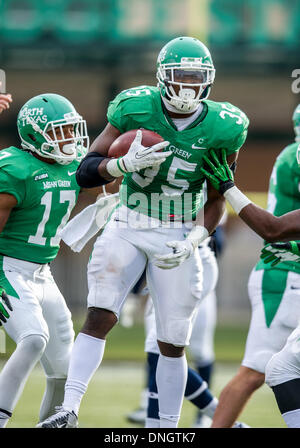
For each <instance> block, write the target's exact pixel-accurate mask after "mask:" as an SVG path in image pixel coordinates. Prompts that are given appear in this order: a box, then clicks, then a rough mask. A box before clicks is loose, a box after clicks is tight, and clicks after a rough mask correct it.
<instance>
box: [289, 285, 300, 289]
mask: <svg viewBox="0 0 300 448" xmlns="http://www.w3.org/2000/svg"><path fill="white" fill-rule="evenodd" d="M291 289H300V286H299V287H298V286H293V285H291Z"/></svg>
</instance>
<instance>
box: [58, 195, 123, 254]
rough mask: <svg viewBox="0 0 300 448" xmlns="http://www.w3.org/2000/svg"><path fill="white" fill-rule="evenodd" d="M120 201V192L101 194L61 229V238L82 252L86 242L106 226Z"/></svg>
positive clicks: (72, 247) (76, 250)
mask: <svg viewBox="0 0 300 448" xmlns="http://www.w3.org/2000/svg"><path fill="white" fill-rule="evenodd" d="M118 202H119V193H115V194H111V195H107V196H100V198H99V199H98V200H97V201H96V202H95V203H94V204H92V205H89V206H88V207H86V208H85V209H83V210H82V211H81V212H80V213H78V215H76V216H75V217H74V218H73V219H71V220H70V221H69V222H68V224H67V225H66V226H65V227H64V228H63V229H62V230H61V232H60V237H61V239H62V240H63V241H64V242H65V243H66V244H67V245H68V246H70V247H71V249H72V250H73V251H74V252H80V251H81V250H82V249H83V247H84V246H85V245H86V243H87V242H88V241H89V240H90V239H91V238H92V237H93V236H94V235H96V233H97V232H98V231H99V230H100V229H102V227H104V225H105V224H106V221H107V219H108V217H109V215H110V213H111V212H112V210H113V209H114V208H115V207H116V205H117V204H118Z"/></svg>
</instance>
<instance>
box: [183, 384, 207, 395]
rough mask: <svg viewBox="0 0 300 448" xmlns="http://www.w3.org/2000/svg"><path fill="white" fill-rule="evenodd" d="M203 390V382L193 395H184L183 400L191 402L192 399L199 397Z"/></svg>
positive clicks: (204, 387) (205, 385)
mask: <svg viewBox="0 0 300 448" xmlns="http://www.w3.org/2000/svg"><path fill="white" fill-rule="evenodd" d="M205 389H207V382H206V381H203V383H202V384H201V386H200V387H199V389H197V390H196V391H195V392H194V393H192V394H191V395H188V396H187V395H185V397H184V398H186V399H187V400H193V399H194V398H196V397H198V395H201V394H202V392H204V391H205Z"/></svg>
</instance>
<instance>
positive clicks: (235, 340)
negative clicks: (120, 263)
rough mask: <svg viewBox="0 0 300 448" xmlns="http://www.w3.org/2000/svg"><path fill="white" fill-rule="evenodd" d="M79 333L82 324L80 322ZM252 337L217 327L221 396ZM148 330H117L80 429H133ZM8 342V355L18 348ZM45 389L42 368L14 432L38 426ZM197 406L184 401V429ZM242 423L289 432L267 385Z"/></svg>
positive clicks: (235, 329) (216, 380)
mask: <svg viewBox="0 0 300 448" xmlns="http://www.w3.org/2000/svg"><path fill="white" fill-rule="evenodd" d="M75 322H76V324H75V329H76V331H77V330H78V328H79V327H80V325H81V321H80V320H78V319H77V320H75ZM246 334H247V328H245V327H233V328H232V327H231V328H229V327H218V328H217V331H216V337H215V347H216V358H217V363H216V367H215V374H214V377H213V385H212V390H213V392H214V393H215V394H216V396H219V394H220V391H221V390H222V388H223V387H224V386H225V384H226V383H227V382H228V381H229V380H230V379H231V378H232V376H233V375H234V374H235V372H236V371H237V368H238V365H239V362H240V361H241V358H242V355H243V349H244V344H245V339H246ZM143 344H144V330H143V327H142V326H135V327H133V328H130V329H126V328H123V327H121V326H117V327H116V328H115V329H114V330H113V331H112V333H111V336H110V339H109V341H108V343H107V349H106V352H105V357H104V361H103V363H102V365H101V367H100V368H99V370H98V371H97V373H96V374H95V376H94V377H93V379H92V381H91V383H90V385H89V389H88V392H87V394H86V395H85V396H84V398H83V401H82V406H81V410H80V427H86V428H92V427H94V428H100V427H102V428H125V427H128V428H130V427H134V425H132V424H130V423H128V422H127V421H126V418H125V416H126V414H128V413H129V412H131V411H132V410H133V409H135V408H136V407H138V404H139V394H140V391H141V390H142V388H143V385H144V360H145V355H144V352H143ZM13 347H14V345H13V343H12V342H11V341H9V340H7V354H6V356H5V355H0V360H1V361H0V362H1V363H2V364H3V363H4V361H5V357H7V356H8V355H9V353H11V351H12V350H13ZM44 386H45V378H44V376H43V372H42V370H41V369H40V368H39V366H37V367H36V368H35V369H34V371H33V372H32V374H31V375H30V377H29V379H28V381H27V384H26V387H25V390H24V393H23V394H22V396H21V399H20V401H19V403H18V405H17V407H16V409H15V412H14V416H13V419H11V422H10V423H9V425H8V427H10V428H13V427H14V428H25V427H29V428H30V427H33V426H34V425H35V424H36V423H37V418H38V412H39V405H40V402H41V399H42V395H43V390H44ZM194 416H195V407H194V406H193V405H192V404H191V403H189V402H186V401H185V402H184V407H183V412H182V417H181V420H180V425H179V426H180V427H190V426H191V425H192V422H193V419H194ZM240 420H242V421H245V422H246V423H247V424H249V425H250V426H251V427H256V428H284V427H285V424H284V422H283V420H282V418H281V416H280V413H279V411H278V408H277V405H276V403H275V399H274V396H273V393H272V392H271V390H270V389H269V388H268V387H267V386H264V387H262V388H261V389H260V390H259V391H258V392H256V393H255V395H254V396H253V397H252V399H251V400H250V402H249V403H248V405H247V406H246V408H245V410H244V412H243V414H242V416H241V418H240Z"/></svg>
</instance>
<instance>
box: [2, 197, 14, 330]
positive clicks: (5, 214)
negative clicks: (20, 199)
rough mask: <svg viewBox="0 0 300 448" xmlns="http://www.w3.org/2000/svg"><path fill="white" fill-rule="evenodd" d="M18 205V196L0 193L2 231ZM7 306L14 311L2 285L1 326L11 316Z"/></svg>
mask: <svg viewBox="0 0 300 448" xmlns="http://www.w3.org/2000/svg"><path fill="white" fill-rule="evenodd" d="M16 205H17V200H16V198H15V197H14V196H13V195H11V194H6V193H1V194H0V233H1V232H2V230H3V229H4V226H5V224H6V222H7V220H8V218H9V215H10V213H11V211H12V209H13V208H14V207H15V206H16ZM7 308H8V309H9V310H10V311H12V306H11V303H10V301H9V298H8V297H7V295H6V292H5V289H4V288H3V287H2V286H1V285H0V326H1V325H2V322H4V323H5V322H6V321H7V319H8V318H9V313H8V311H7Z"/></svg>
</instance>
